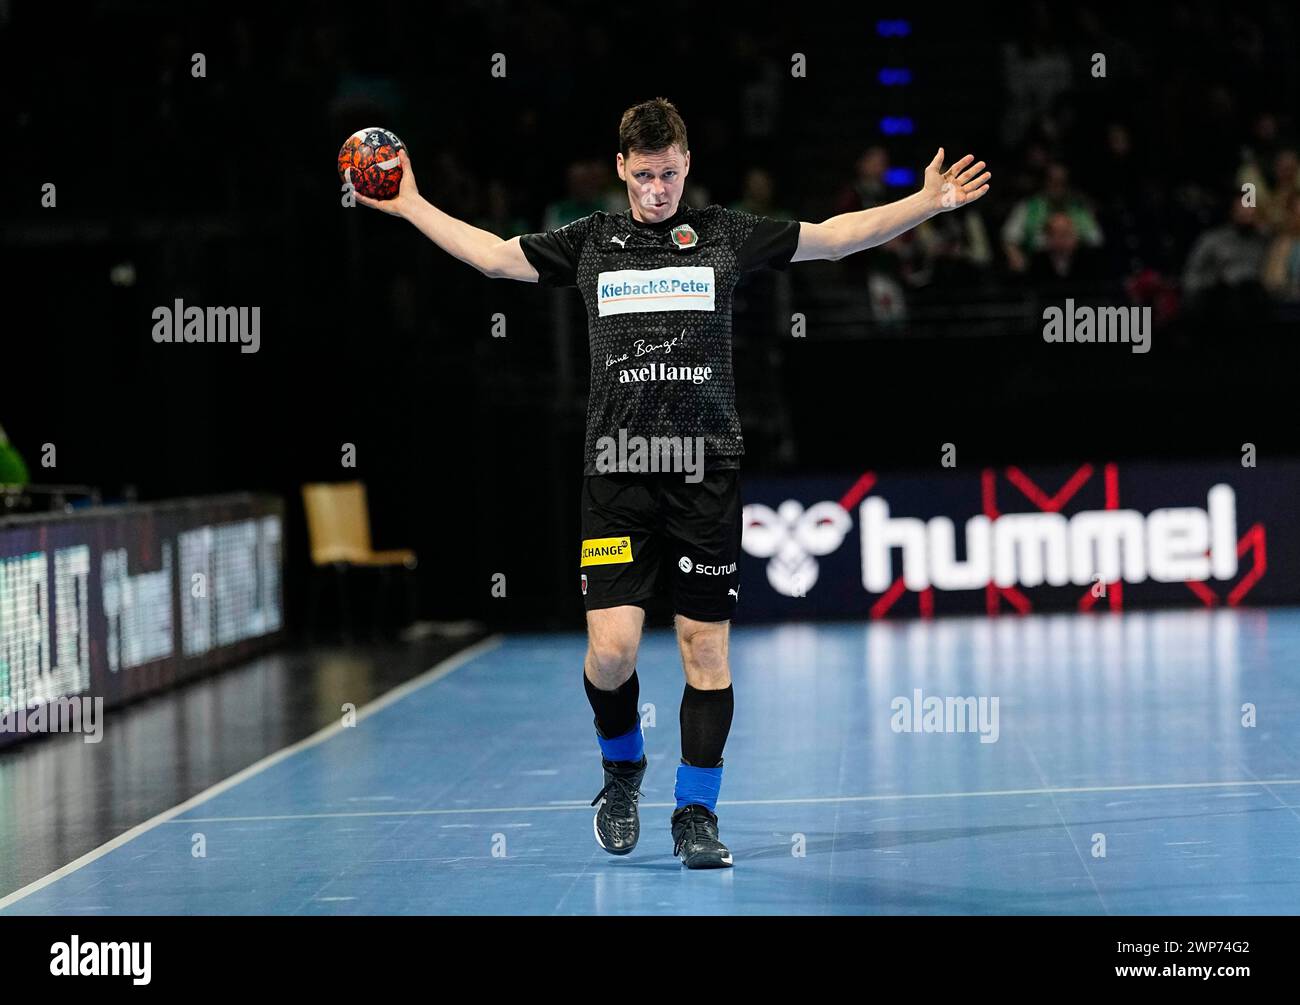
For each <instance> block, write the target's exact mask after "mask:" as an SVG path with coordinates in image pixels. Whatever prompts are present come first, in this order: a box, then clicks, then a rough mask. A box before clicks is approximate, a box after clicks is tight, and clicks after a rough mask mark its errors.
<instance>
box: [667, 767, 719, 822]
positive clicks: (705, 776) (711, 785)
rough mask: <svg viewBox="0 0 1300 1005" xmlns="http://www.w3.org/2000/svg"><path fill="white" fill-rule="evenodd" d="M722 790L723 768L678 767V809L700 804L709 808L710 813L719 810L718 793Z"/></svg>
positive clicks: (675, 793)
mask: <svg viewBox="0 0 1300 1005" xmlns="http://www.w3.org/2000/svg"><path fill="white" fill-rule="evenodd" d="M721 790H722V768H721V767H717V768H697V767H695V766H694V765H690V764H679V765H677V787H676V789H675V790H674V793H673V794H674V795H675V796H676V797H677V808H678V809H679V810H680V809H681V808H682V807H683V806H689V805H690V804H691V803H698V804H699V805H701V806H707V807H708V809H709V812H710V813H713V812H715V811H716V809H717V805H718V793H719V792H720V791H721Z"/></svg>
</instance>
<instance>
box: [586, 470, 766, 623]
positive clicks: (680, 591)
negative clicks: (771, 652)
mask: <svg viewBox="0 0 1300 1005" xmlns="http://www.w3.org/2000/svg"><path fill="white" fill-rule="evenodd" d="M740 510H741V507H740V472H739V471H737V470H727V471H706V472H705V473H704V478H703V480H702V481H698V482H688V481H686V480H685V479H684V478H683V476H682V475H681V474H680V473H678V474H666V473H665V474H623V473H612V474H598V475H587V476H585V477H584V478H583V480H582V553H581V558H580V563H581V570H580V571H581V575H582V593H583V599H584V600H585V602H586V605H587V610H589V611H594V610H600V609H601V608H605V607H618V606H620V605H623V604H634V605H637V606H641V607H644V606H645V604H646V602H647V601H649V600H650V599H651V598H653V597H654V596H655V595H656V594H658V593H659V591H660V590H661V589H662V588H664V587H665V586H668V587H669V588H670V589H671V591H672V601H673V610H674V611H675V612H676V613H677V614H681V615H684V616H685V617H688V618H693V619H695V620H696V621H729V620H730V619H731V616H732V614H733V613H734V612H735V610H736V602H737V600H738V599H739V595H740V572H739V564H738V562H739V558H740V532H741V520H740Z"/></svg>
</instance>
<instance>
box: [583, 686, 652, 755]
mask: <svg viewBox="0 0 1300 1005" xmlns="http://www.w3.org/2000/svg"><path fill="white" fill-rule="evenodd" d="M582 683H583V684H584V685H585V686H586V688H587V700H588V701H589V702H591V710H592V711H593V712H595V713H596V728H597V729H599V730H600V735H601V736H603V737H605V739H607V740H612V739H614V738H615V737H616V736H622V735H623V734H624V733H630V732H631V731H632V729H633V727H635V726H636V723H637V719H638V718H639V717H640V715H641V712H640V710H639V709H638V708H637V700H638V699H639V698H640V697H641V682H640V681H639V680H637V677H636V671H635V670H633V671H632V676H631V677H629V678H628V679H627V680H625V681H624V682H623V683H622V684H621V685H620V686H619V687H618V688H616V689H615V690H613V691H602V690H601V689H600V688H598V687H596V685H595V684H593V683H592V682H591V681H590V680H588V679H587V674H586V671H583V674H582Z"/></svg>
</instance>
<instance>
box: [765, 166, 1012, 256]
mask: <svg viewBox="0 0 1300 1005" xmlns="http://www.w3.org/2000/svg"><path fill="white" fill-rule="evenodd" d="M974 160H975V158H974V157H973V156H971V155H970V154H967V155H966V156H965V157H963V158H962V159H961V160H959V161H958V162H957V163H956V164H954V165H952V167H950V168H948V170H947V171H944V170H942V168H943V147H940V148H939V152H938V153H937V154H935V155H934V160H932V161H931V162H930V165H929V167H927V168H926V169H925V182H924V184H923V185H922V186H921V188H920V190H919V191H917V192H914V193H912V194H911V195H909V196H908V197H907V198H905V199H899V200H898V201H897V202H891V203H888V204H886V205H884V206H874V207H872V208H871V209H863V210H859V211H858V212H856V213H841V214H840V215H839V216H833V217H831V218H830V219H829V220H827V221H826V222H824V223H803V222H801V223H800V224H799V247H798V249H797V250H796V251H795V253H794V257H793V258H791V259H790V260H791V261H792V262H808V261H816V260H829V261H836V260H838V259H841V258H843V257H845V256H846V255H851V254H853V253H854V252H855V251H862V250H863V249H865V248H874V247H876V246H877V245H879V244H884V243H885V242H886V241H892V240H893V239H894V238H895V237H897V236H898V235H899V234H902V233H905V232H907V231H909V230H911V229H912V228H913V227H915V226H916V225H917V224H919V223H922V222H924V221H926V220H928V219H930V217H932V216H938V215H939V214H940V213H945V212H947V211H948V210H952V209H956V208H957V207H958V206H966V205H969V204H970V203H972V202H974V201H975V200H976V199H979V198H981V197H982V196H983V195H984V193H985V192H987V191H988V190H989V186H988V180H989V179H990V178H991V177H993V176H992V174H990V173H989V172H988V171H984V162H983V161H980V162H979V163H978V164H974V163H972V162H973V161H974ZM981 171H984V173H983V174H980V172H981Z"/></svg>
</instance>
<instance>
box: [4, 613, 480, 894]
mask: <svg viewBox="0 0 1300 1005" xmlns="http://www.w3.org/2000/svg"><path fill="white" fill-rule="evenodd" d="M501 641H502V636H500V635H491V636H489V637H488V638H486V639H483V640H482V641H481V642H476V643H475V644H474V645H472V646H470V647H469V648H468V649H462V650H461V651H460V652H458V653H456V654H454V655H452V656H449V657H447V658H446V659H445V660H443V661H442V662H441V663H438V664H437V665H435V666H432V667H430V668H429V669H428V670H426V671H424V673H422V674H420V675H419V676H418V677H412V678H411V679H410V680H408V681H407V682H406V683H404V684H400V685H398V686H397V687H395V688H393V690H391V691H388V692H385V693H384V694H381V695H380V696H379V697H378V698H376V699H375V700H374V701H372V702H369V703H368V704H366V705H363V706H362V707H361V708H359V709H358V710H357V714H356V716H355V718H354V720H353V721H354V723H356V722H360V721H361V720H362V719H366V718H369V717H370V716H372V715H374V714H375V713H376V712H380V711H383V710H384V709H385V708H387V707H388V706H389V705H391V704H393V703H394V702H397V701H401V700H402V699H403V698H405V697H406V696H407V695H409V694H411V692H413V691H418V690H419V689H420V688H422V687H424V686H425V685H426V684H432V683H433V682H434V681H436V680H440V679H441V678H443V677H446V676H447V675H448V674H449V673H451V672H452V671H453V670H458V669H460V668H461V667H462V666H464V665H465V664H466V663H468V662H470V660H473V659H477V658H478V657H479V656H482V655H483V654H484V653H489V652H491V651H492V650H494V649H496V648H498V647H499V646H500V645H501ZM345 728H348V729H351V728H355V727H345V726H344V725H343V720H342V719H340V720H339V721H338V722H335V723H332V724H330V725H328V726H325V727H323V728H322V729H319V730H317V731H316V732H315V733H312V735H311V736H308V737H305V738H303V739H301V740H299V741H298V742H297V743H295V744H293V745H292V746H288V747H285V748H284V749H283V750H277V751H276V752H275V753H274V754H269V755H268V756H266V757H264V758H262V759H261V760H260V761H258V762H257V763H256V764H250V765H249V766H248V767H247V768H245V769H244V770H243V771H240V772H238V773H237V774H233V775H231V776H230V777H229V778H227V779H225V780H224V781H221V782H218V783H217V784H216V785H213V786H212V787H211V788H208V789H204V790H203V791H202V792H200V793H199V794H198V795H197V796H193V797H191V798H189V799H187V800H185V802H183V803H180V804H179V805H177V806H173V807H172V808H171V809H169V810H164V811H163V812H162V813H159V814H158V815H157V816H156V817H153V818H152V819H150V820H146V821H145V822H144V823H142V824H137V825H136V826H135V827H132V828H131V829H130V830H129V831H125V832H124V833H122V834H119V835H118V836H117V837H115V838H113V840H111V841H109V842H107V843H106V844H102V845H100V846H99V847H98V848H96V849H95V850H94V851H88V852H86V854H84V855H82V856H81V858H79V859H77V860H75V861H73V862H69V863H68V864H67V865H65V866H63V868H61V869H56V870H55V871H54V872H52V873H50V874H49V875H48V876H42V877H41V878H40V879H38V880H36V881H34V882H32V883H28V884H27V885H26V886H24V887H23V888H22V889H20V890H15V891H14V892H13V893H11V894H9V896H7V897H3V898H0V911H2V910H4V909H5V908H6V907H8V906H9V905H10V904H16V903H17V902H18V901H20V900H22V899H23V898H24V897H29V896H31V895H32V894H33V893H36V892H37V891H38V890H43V889H45V887H47V886H49V885H50V884H51V883H54V882H57V881H58V880H60V879H62V878H63V877H64V876H68V875H71V874H72V873H74V872H76V871H77V870H78V869H80V868H82V867H83V866H87V865H89V864H90V863H91V862H94V861H95V860H96V859H100V858H103V857H104V856H105V855H107V854H108V853H109V852H111V851H113V850H114V849H116V848H120V847H122V845H124V844H126V843H127V842H128V841H133V840H135V839H136V838H138V837H139V836H140V835H141V834H143V833H145V832H146V831H149V830H152V829H153V828H155V827H157V826H158V825H159V824H165V823H170V822H171V821H172V818H173V817H175V816H178V815H180V814H181V813H184V812H185V811H186V810H188V809H192V808H194V807H195V806H198V805H199V804H200V803H203V802H205V801H206V800H208V799H211V798H212V797H213V796H217V795H220V794H221V793H223V792H225V791H226V790H227V789H231V788H234V787H235V786H236V785H238V784H239V783H240V782H243V781H247V780H248V779H249V778H252V777H253V776H254V775H256V774H260V773H261V772H263V771H265V770H266V769H267V768H269V767H271V766H273V765H276V764H279V763H280V762H281V761H283V760H284V759H285V758H287V757H292V756H293V755H294V754H296V753H298V752H299V751H302V750H306V749H307V748H308V747H314V746H316V745H317V744H319V743H324V742H325V741H326V740H328V739H330V737H332V736H335V735H336V734H338V733H340V732H342V731H343V730H344V729H345ZM359 815H364V814H359Z"/></svg>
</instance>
